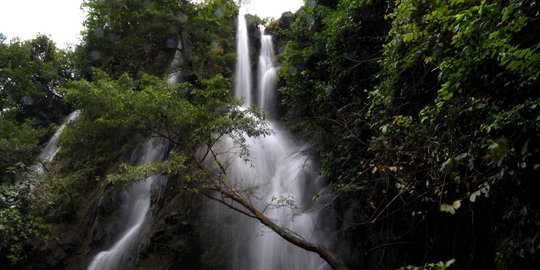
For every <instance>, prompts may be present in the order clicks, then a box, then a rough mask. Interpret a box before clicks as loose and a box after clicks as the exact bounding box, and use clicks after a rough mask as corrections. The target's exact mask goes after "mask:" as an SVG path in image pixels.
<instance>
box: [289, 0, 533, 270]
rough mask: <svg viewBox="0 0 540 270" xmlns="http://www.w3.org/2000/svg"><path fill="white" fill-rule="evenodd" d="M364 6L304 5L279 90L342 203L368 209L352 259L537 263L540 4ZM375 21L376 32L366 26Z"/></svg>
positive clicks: (355, 227)
mask: <svg viewBox="0 0 540 270" xmlns="http://www.w3.org/2000/svg"><path fill="white" fill-rule="evenodd" d="M367 2H370V1H338V2H332V3H329V2H328V1H308V2H306V6H305V8H304V9H302V10H301V11H300V12H299V13H298V14H297V18H296V20H295V22H294V24H293V25H292V27H291V30H290V31H291V33H292V34H291V35H290V36H291V40H290V41H289V42H288V44H287V46H286V54H285V55H284V56H283V59H284V61H285V63H284V66H283V68H282V69H281V72H282V74H281V78H282V85H283V87H282V88H281V89H280V91H281V93H282V96H283V101H284V104H285V106H286V108H287V113H288V116H289V117H288V118H289V119H294V120H289V121H290V122H292V123H299V124H300V126H299V127H300V128H302V129H304V130H307V131H308V134H310V136H311V137H312V138H314V139H315V140H316V141H317V142H319V143H320V147H319V149H320V151H321V158H322V161H323V169H324V170H325V173H326V174H327V175H328V176H329V177H331V178H330V179H331V180H332V181H333V183H334V187H335V188H336V190H337V191H339V192H342V194H343V195H341V197H342V198H341V201H342V202H344V203H346V202H347V200H353V201H355V202H356V203H357V204H358V205H359V207H358V208H357V212H356V216H355V220H354V221H351V220H349V223H348V224H350V228H349V232H350V233H351V234H352V235H354V236H356V237H358V238H357V240H356V241H353V243H352V244H351V245H352V246H353V248H354V249H357V250H356V251H355V252H366V250H367V253H369V254H376V253H379V254H381V255H380V256H381V258H382V259H384V258H385V257H384V256H386V255H384V254H393V253H392V251H394V252H397V254H403V258H404V259H403V260H400V259H396V258H398V256H393V257H394V258H389V256H388V257H386V262H387V266H386V267H392V266H393V267H397V266H398V265H399V264H402V263H404V262H405V263H409V261H410V263H413V264H420V265H421V264H425V263H426V262H425V260H426V259H427V260H428V261H439V260H446V259H448V257H447V256H452V257H453V258H456V259H457V260H456V264H455V265H456V266H457V267H466V266H467V265H468V266H471V265H472V266H473V267H485V266H486V265H488V266H494V265H496V266H497V267H498V268H500V269H506V268H520V267H523V266H524V265H527V264H528V263H529V264H530V263H533V262H535V261H536V260H537V255H536V254H537V252H536V250H537V249H536V248H535V247H534V246H535V244H534V243H536V242H535V240H534V239H537V235H538V233H537V231H538V228H537V225H535V224H538V222H537V221H538V218H539V215H538V211H537V207H534V206H533V205H537V204H538V200H537V196H535V195H534V191H533V190H537V189H538V185H537V183H536V182H535V181H533V180H532V179H535V178H537V175H538V173H537V170H538V168H540V166H539V165H538V164H537V163H538V158H537V157H538V152H539V151H540V149H539V148H538V147H539V146H538V144H537V143H535V142H536V141H538V135H537V134H538V127H539V126H538V120H539V118H538V113H539V112H538V93H537V91H535V89H536V88H538V74H539V72H540V71H539V70H540V68H539V66H538V63H539V62H538V57H539V56H538V51H537V48H538V44H539V40H538V38H537V36H536V35H531V34H530V33H532V32H534V31H535V30H537V29H538V23H537V20H538V18H537V17H538V16H536V14H537V12H538V7H537V3H536V1H532V0H531V1H472V2H471V1H420V0H407V1H395V3H394V4H393V5H391V6H388V7H385V5H383V4H381V2H377V3H375V1H373V2H372V3H371V5H368V4H367ZM369 7H372V9H370V8H369ZM384 13H388V14H387V15H386V16H384ZM385 17H386V18H387V19H388V20H389V21H388V22H389V23H391V25H390V26H391V27H390V29H389V32H388V34H387V35H386V33H385V31H386V30H388V28H386V26H387V25H388V24H387V23H386V22H385V20H384V18H385ZM370 18H371V19H370ZM370 22H372V23H374V24H373V25H374V26H375V27H370V28H365V29H366V31H369V30H371V31H380V32H376V34H371V35H370V34H367V33H366V32H362V29H363V28H362V27H363V26H365V25H366V24H369V23H370ZM352 26H355V27H352ZM368 33H369V32H368ZM348 41H355V43H352V42H351V43H349V42H348ZM383 43H385V44H384V46H383ZM326 75H328V76H326ZM298 118H299V120H297V119H298ZM336 134H339V136H336ZM325 135H326V136H325ZM381 190H382V192H381ZM486 197H489V199H486ZM338 201H339V200H338ZM518 213H519V214H518ZM452 214H453V215H452ZM473 220H474V221H473ZM395 224H401V225H400V226H395ZM490 225H492V228H493V229H492V230H486V229H485V228H486V227H487V226H490ZM366 231H367V232H368V233H367V235H370V236H368V237H365V238H362V235H366ZM371 232H373V233H371ZM379 232H381V233H380V236H379ZM426 238H427V239H428V240H432V241H431V242H429V241H428V242H423V240H419V239H426ZM452 239H453V240H452ZM471 239H474V240H475V241H474V243H473V245H472V246H471V242H470V241H471ZM402 246H403V247H402ZM414 246H417V247H418V248H412V247H414ZM405 247H407V248H405ZM409 247H411V248H409ZM383 250H384V252H383ZM379 251H380V252H379ZM382 259H381V260H379V258H374V259H373V260H377V261H382ZM366 260H367V262H364V263H365V264H367V265H369V263H370V262H369V261H370V260H371V259H369V258H367V259H366ZM361 261H362V259H360V260H359V262H357V263H358V264H361V263H362V262H361ZM398 261H399V262H398ZM372 267H375V266H372Z"/></svg>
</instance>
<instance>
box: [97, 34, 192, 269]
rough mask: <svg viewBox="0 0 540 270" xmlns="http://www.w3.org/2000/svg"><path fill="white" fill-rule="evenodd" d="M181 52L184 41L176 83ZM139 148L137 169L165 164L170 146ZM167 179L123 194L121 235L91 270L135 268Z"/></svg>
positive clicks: (174, 69)
mask: <svg viewBox="0 0 540 270" xmlns="http://www.w3.org/2000/svg"><path fill="white" fill-rule="evenodd" d="M181 50H182V42H181V40H180V39H179V40H178V47H177V50H176V52H175V54H174V59H173V61H172V62H171V65H170V69H171V74H170V75H169V78H168V80H169V82H170V83H176V82H177V81H178V80H179V79H180V78H181V70H180V69H179V66H180V65H181V64H182V62H183V57H182V52H181ZM139 148H140V149H138V151H135V152H134V153H133V156H132V158H131V164H133V165H135V166H138V165H143V164H148V163H153V162H159V161H163V160H164V159H165V156H166V155H167V151H168V144H167V142H166V141H165V139H150V140H147V141H146V142H145V143H144V144H143V145H142V146H139ZM165 180H166V178H165V177H162V176H157V175H154V176H150V177H148V178H146V179H145V180H144V181H142V182H138V183H135V184H133V185H132V186H131V187H130V188H129V189H128V190H127V191H126V192H124V193H123V198H122V199H123V206H122V209H121V217H120V220H121V221H122V224H121V228H120V231H121V232H122V233H121V236H120V237H119V238H118V240H117V241H116V242H115V244H114V245H113V246H112V247H111V248H110V249H109V250H106V251H102V252H100V253H98V254H97V255H96V256H95V257H94V259H93V260H92V262H91V263H90V266H88V270H122V269H132V268H133V267H134V265H135V263H136V256H137V252H136V244H137V242H138V238H139V232H140V230H141V228H142V225H143V222H144V220H145V217H146V214H147V212H148V209H149V208H150V196H151V193H152V184H154V183H160V182H161V185H164V183H163V181H165Z"/></svg>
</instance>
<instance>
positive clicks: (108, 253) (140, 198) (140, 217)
mask: <svg viewBox="0 0 540 270" xmlns="http://www.w3.org/2000/svg"><path fill="white" fill-rule="evenodd" d="M139 147H140V149H139V151H135V152H134V154H133V156H132V160H131V164H133V165H135V166H138V165H143V164H148V163H153V162H159V161H162V160H163V159H164V158H165V156H166V154H167V150H168V147H167V144H166V143H165V142H164V141H162V140H158V139H150V140H147V141H146V142H145V143H144V144H142V145H141V146H139ZM159 177H160V176H156V175H154V176H150V177H148V178H146V179H145V180H144V181H142V182H137V183H135V184H133V185H132V186H131V187H130V188H129V189H128V190H127V191H125V192H124V193H123V194H122V201H123V205H122V209H121V216H120V220H121V229H120V230H119V231H120V232H121V233H120V234H119V237H118V239H117V240H116V242H115V243H114V245H113V246H112V247H111V248H109V249H108V250H105V251H102V252H100V253H98V254H97V255H96V256H95V257H94V259H93V260H92V262H91V263H90V266H88V268H87V269H88V270H122V269H131V268H132V267H133V265H134V263H135V260H136V256H137V254H136V252H134V249H135V247H136V244H137V240H138V236H139V231H140V229H141V226H142V224H143V222H144V218H145V217H146V213H147V212H148V208H149V207H150V195H151V190H152V188H151V187H152V183H153V182H155V181H157V180H158V178H159Z"/></svg>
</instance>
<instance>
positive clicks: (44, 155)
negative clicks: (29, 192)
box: [31, 110, 81, 188]
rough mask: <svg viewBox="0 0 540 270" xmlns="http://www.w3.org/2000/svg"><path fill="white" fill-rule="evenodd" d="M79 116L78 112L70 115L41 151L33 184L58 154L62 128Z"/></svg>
mask: <svg viewBox="0 0 540 270" xmlns="http://www.w3.org/2000/svg"><path fill="white" fill-rule="evenodd" d="M80 114H81V111H80V110H76V111H74V112H72V113H70V114H69V115H68V116H67V117H66V120H64V123H63V124H62V125H61V126H60V127H59V128H58V130H56V132H55V133H54V135H53V136H52V137H51V138H50V139H49V141H48V142H47V145H46V146H45V148H44V149H43V151H41V153H40V154H39V156H38V162H37V163H36V164H35V165H34V167H33V170H32V171H33V173H34V175H33V176H34V180H35V181H34V182H39V180H41V178H42V177H43V175H44V174H45V170H47V169H48V168H47V166H48V165H49V164H50V163H51V161H52V160H53V159H54V157H55V156H56V154H58V151H60V146H59V145H58V139H60V135H62V132H64V128H65V127H66V125H67V124H69V123H71V122H73V121H75V120H76V119H77V118H78V117H79V115H80ZM36 184H38V183H31V188H33V187H34V186H35V185H36Z"/></svg>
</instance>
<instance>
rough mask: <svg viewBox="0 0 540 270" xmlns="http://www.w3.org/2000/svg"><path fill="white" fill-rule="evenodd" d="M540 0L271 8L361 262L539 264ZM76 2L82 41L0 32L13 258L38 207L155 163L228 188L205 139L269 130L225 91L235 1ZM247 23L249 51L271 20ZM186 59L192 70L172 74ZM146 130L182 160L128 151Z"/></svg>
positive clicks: (4, 213)
mask: <svg viewBox="0 0 540 270" xmlns="http://www.w3.org/2000/svg"><path fill="white" fill-rule="evenodd" d="M539 4H540V3H537V1H535V0H519V1H511V0H477V1H464V0H450V1H443V0H433V1H426V0H396V1H389V0H388V1H372V0H339V1H330V0H306V1H305V6H304V7H303V8H301V9H300V10H299V11H298V12H296V13H294V14H293V13H286V14H284V16H283V17H282V18H280V19H279V20H276V21H273V22H271V23H270V25H269V26H268V33H272V34H273V36H274V39H275V43H276V47H277V52H278V53H279V55H278V59H279V62H280V63H281V67H280V71H279V72H280V78H279V85H280V98H281V101H282V104H281V106H282V108H281V109H282V112H283V116H284V117H283V118H284V120H285V121H286V122H287V124H288V126H289V127H291V128H292V129H293V130H296V131H299V132H302V134H304V135H305V136H307V137H309V138H310V139H311V140H312V141H313V142H314V143H315V146H314V152H315V153H316V154H317V155H318V156H319V158H320V162H321V167H322V172H321V173H322V174H324V175H325V176H326V177H327V179H328V180H329V182H330V186H331V187H332V191H333V192H334V193H333V194H338V198H337V199H336V200H335V204H334V205H332V206H330V207H331V208H332V209H331V210H333V211H335V212H336V213H337V215H338V216H340V220H342V224H341V225H342V230H340V232H339V233H340V235H339V237H341V238H343V239H347V243H346V247H343V248H342V249H339V251H342V250H347V249H348V250H349V252H342V254H340V255H344V257H348V258H347V263H348V264H349V265H350V266H351V267H353V268H359V269H396V268H399V267H402V269H444V268H446V267H449V266H451V267H452V268H456V269H470V268H479V269H483V268H496V269H523V268H525V267H528V266H530V265H538V262H539V258H538V253H539V252H540V209H539V208H538V206H539V205H540V201H539V199H538V198H539V196H537V194H536V193H537V192H538V191H539V190H540V189H539V184H538V181H537V180H536V179H537V178H538V176H539V174H538V170H539V169H540V160H539V154H540V153H539V152H540V145H539V142H540V138H539V137H540V135H539V134H540V97H539V95H538V90H537V89H538V88H539V87H540V81H539V75H540V52H539V48H540V36H539V35H538V34H537V33H538V31H539V30H540V15H539V14H540V9H539V7H540V5H539ZM83 6H84V8H85V9H87V11H88V16H87V18H86V21H85V30H84V32H83V40H82V44H80V45H79V46H77V48H76V49H75V51H74V52H71V51H62V50H58V49H57V48H56V47H55V45H54V43H53V42H52V41H51V40H49V39H48V38H47V37H46V36H38V37H36V38H35V39H33V40H29V41H19V40H12V41H9V42H7V41H6V40H5V38H4V37H3V36H2V35H0V267H1V268H9V267H19V266H20V267H22V268H24V266H23V264H24V263H25V262H27V261H25V259H27V258H28V257H31V256H32V255H33V251H35V250H36V249H38V248H42V250H45V252H47V249H46V248H44V243H46V241H45V240H47V236H48V234H49V230H48V228H47V226H46V224H48V225H50V227H54V226H55V225H57V224H58V223H62V222H66V223H68V224H74V223H76V222H77V220H78V219H80V218H81V217H80V216H79V215H80V211H82V210H86V209H85V205H84V204H85V203H87V202H88V201H87V200H86V199H87V198H86V197H87V196H88V194H90V195H91V194H96V193H97V190H98V189H99V190H105V192H104V193H105V194H108V195H110V194H113V193H114V192H115V191H117V190H119V188H118V187H119V186H120V185H115V184H118V183H119V182H120V183H123V182H122V181H123V180H126V179H131V178H140V175H147V174H150V173H154V172H155V171H156V170H160V171H161V172H164V173H170V174H178V175H180V177H179V178H181V180H182V181H184V182H182V187H187V189H188V190H189V191H193V192H195V193H204V191H207V190H212V189H214V190H216V186H213V185H212V182H211V181H208V180H209V179H210V180H211V179H212V178H211V177H216V175H209V173H208V171H205V168H206V167H205V166H204V164H201V163H198V162H199V160H198V159H197V158H196V156H197V155H200V151H201V149H203V148H201V146H212V145H213V144H214V143H216V142H217V141H218V140H219V139H220V138H222V137H223V136H232V137H233V139H236V140H238V141H240V142H242V141H243V136H242V134H246V133H247V134H248V135H253V136H256V135H263V134H267V132H268V130H266V129H265V127H264V126H260V124H261V123H263V122H262V120H264V117H262V116H261V115H260V114H259V113H258V112H257V111H256V110H247V111H244V110H240V109H238V108H237V107H236V105H237V104H238V101H237V100H235V99H234V98H232V97H231V96H230V94H229V93H230V89H231V77H232V75H233V70H232V69H233V66H234V61H235V55H234V44H235V42H234V37H235V32H234V23H235V16H236V14H237V13H238V6H237V4H236V3H235V1H232V0H207V1H187V0H152V1H140V0H115V1H102V0H86V1H85V2H84V5H83ZM248 22H249V35H250V41H251V47H252V48H251V49H252V50H251V54H252V62H253V63H252V64H253V68H255V66H256V57H255V55H257V50H258V49H257V48H258V46H259V45H260V44H259V43H258V42H259V41H257V40H256V38H255V37H256V36H257V35H258V33H259V32H258V29H257V27H256V24H258V23H262V22H264V21H263V20H261V19H259V18H257V17H255V16H248ZM175 53H179V54H180V56H181V57H180V58H177V59H179V61H178V62H177V63H175V64H177V66H171V65H170V63H171V60H172V59H173V56H174V55H175ZM178 70H180V71H181V73H180V74H181V75H180V76H181V77H182V78H183V79H184V81H185V82H184V83H176V84H175V83H171V82H169V81H167V80H165V79H164V78H165V77H166V75H167V74H170V73H173V72H175V71H178ZM70 107H73V108H78V109H81V110H82V113H81V117H80V118H79V119H78V120H77V121H76V122H73V123H71V124H69V125H68V126H67V128H66V129H65V131H64V133H63V136H62V138H61V140H60V142H61V146H62V149H61V151H60V152H59V154H58V156H57V157H56V158H55V162H54V163H53V165H52V166H50V167H49V168H47V169H48V174H47V176H46V177H45V179H44V181H43V183H42V184H41V185H39V186H37V187H35V188H31V186H30V185H29V184H28V183H29V180H31V179H30V178H31V177H32V166H34V165H35V164H36V162H37V158H36V157H37V154H38V153H39V150H40V148H41V147H42V146H43V144H44V142H45V141H46V139H47V138H48V136H50V134H51V133H52V130H54V128H55V127H56V126H57V124H58V123H59V122H60V119H61V118H62V117H63V116H64V115H66V114H67V112H68V110H67V109H68V108H70ZM149 136H160V137H163V138H165V139H167V140H168V141H169V142H170V143H171V148H172V149H173V154H171V156H170V158H171V159H170V162H164V163H160V164H154V165H152V166H148V167H140V168H134V167H130V166H126V165H122V166H119V164H121V163H122V162H124V161H125V160H126V156H127V155H128V153H129V152H130V151H131V150H132V149H133V148H134V146H135V144H136V143H138V142H140V141H142V140H144V139H145V138H147V137H149ZM244 146H245V145H244ZM243 150H247V149H243ZM242 153H244V154H245V153H247V152H245V151H244V152H242ZM212 154H213V153H210V152H208V153H206V155H207V156H208V157H210V156H211V155H212ZM205 157H206V156H205ZM218 165H219V163H218ZM201 168H203V169H201ZM206 169H208V168H206ZM113 171H114V172H122V173H123V174H114V175H112V176H111V175H110V173H111V172H113ZM210 171H211V170H210ZM201 174H202V175H201ZM216 174H219V175H218V177H217V178H219V177H222V175H225V174H226V173H224V172H223V171H222V172H218V173H216ZM107 175H109V177H108V178H107V177H106V176H107ZM106 179H108V180H110V181H106ZM223 183H227V182H226V181H222V182H221V183H218V186H219V184H223ZM226 188H229V187H226ZM217 190H218V191H219V188H217ZM232 190H234V189H232ZM329 190H330V189H329ZM226 191H227V190H226ZM107 192H108V193H107ZM231 194H232V193H231ZM233 195H234V194H233ZM318 195H321V194H315V196H314V197H317V196H318ZM106 196H107V195H106ZM111 200H112V199H111ZM246 209H247V208H246ZM96 212H97V211H96ZM101 214H103V213H101ZM105 214H107V213H105ZM108 214H110V213H108ZM69 222H73V223H69ZM57 233H58V232H57ZM43 248H44V249H43ZM70 248H72V247H68V248H67V249H66V250H68V251H67V252H74V251H73V250H69V249H70ZM48 251H50V250H48ZM347 254H348V256H346V255H347ZM69 255H70V256H71V255H72V254H71V253H70V254H69ZM404 265H411V266H404ZM412 265H416V266H412ZM31 267H32V266H28V268H31Z"/></svg>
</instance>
